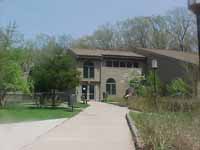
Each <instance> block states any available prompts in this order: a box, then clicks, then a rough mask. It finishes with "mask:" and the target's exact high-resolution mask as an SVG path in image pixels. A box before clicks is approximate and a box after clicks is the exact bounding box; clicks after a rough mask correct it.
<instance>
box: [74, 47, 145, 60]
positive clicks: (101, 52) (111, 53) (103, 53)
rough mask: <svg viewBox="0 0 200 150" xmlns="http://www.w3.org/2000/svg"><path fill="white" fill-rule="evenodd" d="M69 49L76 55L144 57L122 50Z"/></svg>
mask: <svg viewBox="0 0 200 150" xmlns="http://www.w3.org/2000/svg"><path fill="white" fill-rule="evenodd" d="M71 51H72V52H73V53H74V54H76V55H78V56H93V57H102V56H119V57H137V58H145V56H142V55H139V54H136V53H134V52H131V51H124V50H100V49H71Z"/></svg>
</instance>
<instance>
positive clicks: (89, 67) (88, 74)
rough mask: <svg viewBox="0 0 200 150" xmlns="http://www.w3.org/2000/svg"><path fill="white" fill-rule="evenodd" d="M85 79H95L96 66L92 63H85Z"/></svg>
mask: <svg viewBox="0 0 200 150" xmlns="http://www.w3.org/2000/svg"><path fill="white" fill-rule="evenodd" d="M83 77H84V78H86V79H91V78H94V64H93V63H91V62H86V63H84V66H83Z"/></svg>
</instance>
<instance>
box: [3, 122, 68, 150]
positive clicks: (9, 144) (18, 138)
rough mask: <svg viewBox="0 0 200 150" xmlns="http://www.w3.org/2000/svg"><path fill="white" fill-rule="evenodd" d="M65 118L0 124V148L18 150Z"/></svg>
mask: <svg viewBox="0 0 200 150" xmlns="http://www.w3.org/2000/svg"><path fill="white" fill-rule="evenodd" d="M65 120H66V119H56V120H47V121H35V122H23V123H12V124H0V150H20V149H22V148H23V147H24V146H26V145H27V144H31V143H33V142H34V141H35V139H37V138H38V137H39V136H41V135H43V134H45V133H47V132H48V131H49V130H50V129H52V128H55V127H56V126H57V125H59V124H61V123H62V122H64V121H65Z"/></svg>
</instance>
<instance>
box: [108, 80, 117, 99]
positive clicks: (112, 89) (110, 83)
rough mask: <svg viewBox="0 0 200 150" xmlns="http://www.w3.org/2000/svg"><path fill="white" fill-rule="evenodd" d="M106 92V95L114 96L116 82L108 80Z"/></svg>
mask: <svg viewBox="0 0 200 150" xmlns="http://www.w3.org/2000/svg"><path fill="white" fill-rule="evenodd" d="M106 92H107V94H108V95H116V82H115V80H114V79H112V78H111V79H108V80H107V82H106Z"/></svg>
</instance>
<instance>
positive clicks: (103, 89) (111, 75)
mask: <svg viewBox="0 0 200 150" xmlns="http://www.w3.org/2000/svg"><path fill="white" fill-rule="evenodd" d="M69 52H70V54H71V55H72V56H73V57H74V58H75V59H76V60H77V69H78V70H79V71H80V72H81V85H80V86H79V87H77V89H76V94H77V96H78V100H80V99H81V96H84V97H85V98H86V99H88V100H96V101H100V100H102V99H103V95H104V94H105V93H107V94H108V95H109V96H111V97H112V96H114V97H123V96H124V95H125V91H126V90H127V89H128V88H129V80H130V79H131V78H132V77H133V75H135V76H136V75H137V76H141V75H142V74H143V73H144V72H145V71H144V70H145V66H146V57H145V56H143V55H140V54H136V53H134V52H131V51H120V50H97V49H71V50H69Z"/></svg>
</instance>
